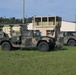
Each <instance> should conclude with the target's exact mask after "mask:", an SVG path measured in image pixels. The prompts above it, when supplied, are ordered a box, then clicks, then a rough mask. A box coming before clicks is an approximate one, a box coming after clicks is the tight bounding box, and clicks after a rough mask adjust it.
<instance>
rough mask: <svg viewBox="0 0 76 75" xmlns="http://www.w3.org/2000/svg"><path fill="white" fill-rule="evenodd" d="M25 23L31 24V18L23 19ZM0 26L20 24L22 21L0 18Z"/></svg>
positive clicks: (13, 18)
mask: <svg viewBox="0 0 76 75" xmlns="http://www.w3.org/2000/svg"><path fill="white" fill-rule="evenodd" d="M24 22H25V23H31V22H32V17H29V18H24ZM0 24H22V19H16V18H15V17H11V18H5V17H0Z"/></svg>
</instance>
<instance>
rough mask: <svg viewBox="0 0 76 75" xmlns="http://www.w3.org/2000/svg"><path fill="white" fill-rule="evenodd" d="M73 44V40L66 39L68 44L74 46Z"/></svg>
mask: <svg viewBox="0 0 76 75" xmlns="http://www.w3.org/2000/svg"><path fill="white" fill-rule="evenodd" d="M75 44H76V42H75V40H69V41H68V46H75Z"/></svg>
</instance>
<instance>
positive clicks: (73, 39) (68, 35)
mask: <svg viewBox="0 0 76 75" xmlns="http://www.w3.org/2000/svg"><path fill="white" fill-rule="evenodd" d="M63 35H64V44H67V45H68V46H75V45H76V32H63Z"/></svg>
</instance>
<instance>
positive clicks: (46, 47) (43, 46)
mask: <svg viewBox="0 0 76 75" xmlns="http://www.w3.org/2000/svg"><path fill="white" fill-rule="evenodd" d="M38 49H39V50H40V51H44V52H45V51H49V45H48V43H47V42H41V43H39V45H38Z"/></svg>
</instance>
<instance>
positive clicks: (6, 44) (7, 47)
mask: <svg viewBox="0 0 76 75" xmlns="http://www.w3.org/2000/svg"><path fill="white" fill-rule="evenodd" d="M1 48H2V50H4V51H9V50H11V45H10V43H9V42H3V43H2V45H1Z"/></svg>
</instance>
